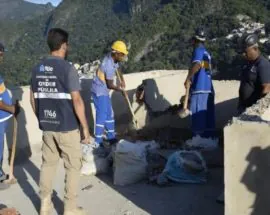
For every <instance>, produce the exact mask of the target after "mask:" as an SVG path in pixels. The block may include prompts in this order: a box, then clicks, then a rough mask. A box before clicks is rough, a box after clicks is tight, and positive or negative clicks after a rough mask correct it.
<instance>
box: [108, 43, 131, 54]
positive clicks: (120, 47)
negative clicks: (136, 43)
mask: <svg viewBox="0 0 270 215" xmlns="http://www.w3.org/2000/svg"><path fill="white" fill-rule="evenodd" d="M112 50H114V51H117V52H120V53H123V54H124V55H128V50H127V45H126V44H125V43H124V42H123V41H120V40H118V41H115V42H114V43H113V44H112Z"/></svg>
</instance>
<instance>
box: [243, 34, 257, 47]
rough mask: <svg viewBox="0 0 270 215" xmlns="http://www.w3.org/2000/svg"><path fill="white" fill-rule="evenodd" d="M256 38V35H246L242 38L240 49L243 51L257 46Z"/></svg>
mask: <svg viewBox="0 0 270 215" xmlns="http://www.w3.org/2000/svg"><path fill="white" fill-rule="evenodd" d="M258 40H259V38H258V36H257V35H256V34H246V35H243V36H242V40H241V49H242V50H243V51H244V50H245V49H246V48H248V47H251V46H254V45H258Z"/></svg>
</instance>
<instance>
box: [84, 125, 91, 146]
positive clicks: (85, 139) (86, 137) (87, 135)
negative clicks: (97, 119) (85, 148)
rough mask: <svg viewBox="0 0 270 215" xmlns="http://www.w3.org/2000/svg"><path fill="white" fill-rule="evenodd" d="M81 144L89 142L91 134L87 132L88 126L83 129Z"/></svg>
mask: <svg viewBox="0 0 270 215" xmlns="http://www.w3.org/2000/svg"><path fill="white" fill-rule="evenodd" d="M82 143H83V144H90V143H91V136H90V133H89V130H88V128H85V129H83V140H82Z"/></svg>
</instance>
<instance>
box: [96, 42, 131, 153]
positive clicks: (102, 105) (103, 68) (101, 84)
mask: <svg viewBox="0 0 270 215" xmlns="http://www.w3.org/2000/svg"><path fill="white" fill-rule="evenodd" d="M127 55H128V50H127V46H126V44H125V43H124V42H123V41H116V42H114V43H113V44H112V47H111V52H110V53H109V54H107V55H106V56H105V57H104V59H103V61H102V63H101V65H100V67H99V68H98V69H97V72H96V77H95V78H94V80H93V83H92V89H91V92H92V98H93V101H94V105H95V109H96V122H95V143H93V147H94V148H95V149H97V150H96V151H97V152H98V153H99V154H102V151H104V150H103V134H104V131H106V136H107V141H106V142H109V143H110V144H114V143H116V142H117V140H116V138H115V122H114V112H113V109H112V103H111V98H110V96H109V92H110V90H115V91H118V92H124V91H123V89H125V81H124V79H123V76H122V75H120V76H121V81H120V83H119V85H115V84H114V78H115V77H116V71H117V70H118V68H119V63H120V62H122V61H125V58H126V57H127ZM100 152H101V153H100Z"/></svg>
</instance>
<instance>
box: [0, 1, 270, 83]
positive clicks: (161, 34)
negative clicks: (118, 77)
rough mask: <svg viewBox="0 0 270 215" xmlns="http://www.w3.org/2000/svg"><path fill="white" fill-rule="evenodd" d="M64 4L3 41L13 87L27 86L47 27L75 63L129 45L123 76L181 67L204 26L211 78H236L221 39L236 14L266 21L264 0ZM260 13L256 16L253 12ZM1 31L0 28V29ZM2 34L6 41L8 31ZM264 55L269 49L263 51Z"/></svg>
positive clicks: (5, 70)
mask: <svg viewBox="0 0 270 215" xmlns="http://www.w3.org/2000/svg"><path fill="white" fill-rule="evenodd" d="M199 2H200V3H198V0H147V1H146V0H99V1H97V0H80V1H74V0H64V1H63V2H62V3H61V4H60V5H59V6H58V7H57V8H56V9H55V10H53V11H52V12H51V13H49V14H48V15H43V16H39V17H37V18H35V19H32V20H28V21H26V22H25V24H24V25H20V26H19V28H20V29H19V34H17V36H16V38H14V37H13V38H12V40H9V41H8V46H9V47H8V48H9V49H10V50H11V52H9V53H8V55H7V57H6V63H5V64H4V65H2V70H1V71H2V74H3V75H4V76H6V77H7V79H8V81H9V82H12V83H13V84H27V83H28V81H29V77H30V71H31V67H32V66H33V65H34V64H35V63H36V62H37V61H38V60H39V59H40V58H41V57H42V56H44V55H46V53H47V47H46V43H45V36H44V35H46V32H47V30H48V29H49V28H50V27H63V28H65V29H67V30H68V31H69V32H70V39H71V41H70V43H71V53H70V56H69V59H70V60H71V61H74V62H80V63H84V62H91V61H94V60H96V59H98V58H101V57H102V55H103V54H104V53H105V52H106V50H107V49H108V47H109V44H110V43H111V42H112V41H113V40H115V39H123V40H125V41H127V42H128V43H130V45H131V50H130V56H129V61H128V63H127V64H126V65H124V68H125V72H138V71H144V70H150V69H185V68H187V67H188V64H189V62H190V59H189V58H190V55H191V47H190V42H189V40H190V37H191V35H192V33H193V32H194V29H195V28H196V27H197V26H198V25H202V26H205V28H206V30H207V33H208V36H209V39H210V41H209V42H208V44H207V45H208V47H209V50H210V52H211V53H212V55H213V58H214V61H215V65H216V66H215V67H216V70H218V71H219V73H218V76H217V77H216V78H219V79H221V78H226V79H236V78H237V77H238V70H239V68H237V67H235V65H238V64H239V63H240V60H239V57H238V56H237V53H236V47H237V40H235V39H234V40H228V39H226V36H227V35H228V34H230V32H232V31H233V29H235V28H239V27H240V24H239V20H238V19H237V18H236V17H237V15H238V14H244V15H248V16H250V17H251V19H253V20H255V21H260V22H262V23H266V22H268V17H270V16H269V15H270V14H269V3H268V1H265V0H253V1H251V0H216V1H211V0H201V1H199ZM258 11H259V12H258ZM0 28H1V29H2V26H1V25H0ZM6 28H7V31H6V32H7V33H4V34H5V35H6V38H9V36H10V34H11V32H10V31H8V29H9V28H8V27H7V26H6ZM264 51H265V52H268V49H267V48H266V49H264Z"/></svg>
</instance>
